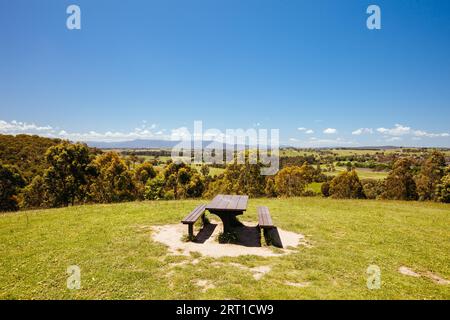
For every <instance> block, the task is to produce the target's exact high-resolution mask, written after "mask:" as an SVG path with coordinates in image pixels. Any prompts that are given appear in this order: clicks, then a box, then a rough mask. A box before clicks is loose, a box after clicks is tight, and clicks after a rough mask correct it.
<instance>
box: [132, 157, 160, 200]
mask: <svg viewBox="0 0 450 320" xmlns="http://www.w3.org/2000/svg"><path fill="white" fill-rule="evenodd" d="M154 177H156V171H155V169H154V168H153V165H152V164H151V163H150V162H144V163H142V164H140V165H138V166H136V168H135V170H134V179H135V183H136V192H137V198H138V199H143V198H144V193H145V185H146V184H147V181H148V180H149V179H153V178H154Z"/></svg>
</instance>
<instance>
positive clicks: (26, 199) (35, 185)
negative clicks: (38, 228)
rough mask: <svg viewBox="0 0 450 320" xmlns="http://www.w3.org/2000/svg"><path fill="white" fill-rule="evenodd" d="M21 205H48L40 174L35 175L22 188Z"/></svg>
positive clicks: (39, 206)
mask: <svg viewBox="0 0 450 320" xmlns="http://www.w3.org/2000/svg"><path fill="white" fill-rule="evenodd" d="M22 196H23V200H22V207H24V208H45V207H47V206H48V205H49V197H48V194H47V192H46V187H45V182H44V179H43V178H42V177H41V176H36V177H34V179H33V180H32V181H31V183H30V184H29V185H27V186H26V187H25V188H24V190H23V194H22Z"/></svg>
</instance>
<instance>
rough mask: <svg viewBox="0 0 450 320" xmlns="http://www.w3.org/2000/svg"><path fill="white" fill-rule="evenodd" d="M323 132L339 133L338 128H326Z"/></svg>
mask: <svg viewBox="0 0 450 320" xmlns="http://www.w3.org/2000/svg"><path fill="white" fill-rule="evenodd" d="M323 133H325V134H335V133H337V130H336V129H335V128H326V129H325V130H323Z"/></svg>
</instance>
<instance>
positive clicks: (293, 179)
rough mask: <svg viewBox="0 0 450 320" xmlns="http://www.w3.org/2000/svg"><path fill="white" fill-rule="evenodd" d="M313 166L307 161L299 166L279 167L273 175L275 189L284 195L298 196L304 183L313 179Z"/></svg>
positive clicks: (303, 187) (302, 190)
mask: <svg viewBox="0 0 450 320" xmlns="http://www.w3.org/2000/svg"><path fill="white" fill-rule="evenodd" d="M313 175H314V168H312V167H311V166H310V165H308V164H307V163H304V164H303V165H302V166H301V167H298V166H289V167H286V168H283V169H281V170H280V171H279V172H278V173H277V175H276V176H275V190H276V192H277V194H278V195H280V196H284V197H292V196H300V195H302V194H303V192H304V191H305V187H306V185H308V184H309V183H311V182H312V181H313Z"/></svg>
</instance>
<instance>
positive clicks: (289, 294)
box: [0, 197, 450, 299]
mask: <svg viewBox="0 0 450 320" xmlns="http://www.w3.org/2000/svg"><path fill="white" fill-rule="evenodd" d="M200 202H201V201H161V202H134V203H126V204H115V205H92V206H80V207H71V208H65V209H53V210H40V211H30V212H21V213H15V214H2V215H1V216H0V249H1V260H0V298H1V299H450V286H449V285H439V284H436V283H435V282H433V281H432V280H431V279H429V278H427V277H424V276H422V277H420V278H414V277H410V276H405V275H402V274H400V273H399V272H398V268H399V267H400V266H407V267H409V268H411V269H413V270H414V271H416V272H418V273H423V274H425V273H426V272H432V273H434V274H437V275H439V276H440V277H442V278H446V279H450V241H449V240H450V206H449V205H445V204H436V203H420V202H394V201H391V202H384V201H370V200H332V199H323V198H319V197H313V198H291V199H257V200H250V202H249V210H248V212H247V213H246V214H245V215H244V218H245V220H247V221H256V206H258V205H267V206H268V207H269V208H270V210H271V213H272V216H273V220H274V222H275V223H276V224H277V225H278V226H279V227H281V228H282V229H285V230H289V231H294V232H298V233H302V234H304V235H306V238H307V240H308V242H309V243H310V245H311V246H310V247H308V248H307V247H304V246H302V247H299V248H298V249H296V250H295V252H294V253H292V254H290V255H285V256H279V257H271V258H264V257H256V256H245V257H244V256H243V257H238V258H220V259H213V258H207V257H200V258H199V257H197V256H196V255H193V256H191V257H183V256H173V255H169V254H168V250H167V248H166V247H165V246H164V245H162V244H159V243H156V242H154V241H152V239H151V226H154V225H162V224H169V223H179V221H180V219H181V218H182V217H183V216H184V215H185V214H186V213H187V212H188V211H190V209H192V208H193V207H194V206H195V205H196V204H198V203H200ZM198 258H199V262H198V263H197V264H184V265H181V264H180V265H175V264H174V263H175V262H181V261H184V260H187V261H193V260H194V259H198ZM218 261H219V262H222V263H225V264H228V263H231V262H234V263H239V264H241V265H245V266H247V267H250V268H251V267H256V266H270V267H271V271H270V272H268V273H267V274H265V275H264V276H263V277H262V278H261V279H260V280H255V279H254V278H253V276H252V274H251V272H249V271H247V270H243V269H241V268H236V267H233V266H232V265H230V266H228V267H224V266H222V267H214V264H213V262H218ZM371 264H376V265H378V266H379V267H380V268H381V279H382V285H381V288H380V289H379V290H368V289H367V287H366V279H367V275H366V269H367V267H368V266H369V265H371ZM69 265H78V266H80V268H81V281H82V283H81V289H80V290H68V289H67V288H66V279H67V274H66V269H67V267H68V266H69ZM198 280H208V281H209V283H212V284H213V285H214V287H213V288H211V289H209V290H206V291H202V288H201V287H198V286H196V285H195V283H196V281H198ZM286 282H293V283H307V284H309V285H307V286H305V287H293V286H289V285H286Z"/></svg>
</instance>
